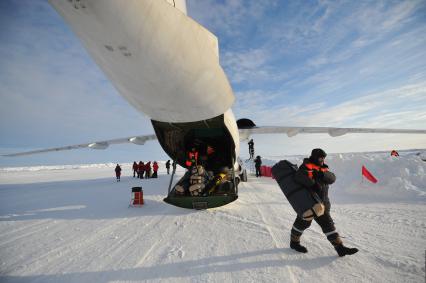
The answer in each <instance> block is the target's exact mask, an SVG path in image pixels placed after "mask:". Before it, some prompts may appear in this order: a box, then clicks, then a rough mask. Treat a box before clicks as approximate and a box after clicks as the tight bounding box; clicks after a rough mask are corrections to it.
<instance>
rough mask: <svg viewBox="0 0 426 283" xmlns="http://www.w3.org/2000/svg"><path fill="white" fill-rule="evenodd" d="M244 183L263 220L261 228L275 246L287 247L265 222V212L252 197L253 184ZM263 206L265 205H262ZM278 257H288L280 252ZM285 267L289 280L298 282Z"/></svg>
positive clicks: (294, 282)
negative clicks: (249, 190)
mask: <svg viewBox="0 0 426 283" xmlns="http://www.w3.org/2000/svg"><path fill="white" fill-rule="evenodd" d="M245 184H246V186H247V187H249V188H250V189H251V192H250V193H249V199H250V200H251V201H252V205H253V206H254V207H255V208H256V210H257V212H258V213H259V215H260V217H261V219H262V221H263V223H264V225H262V226H263V228H264V229H266V231H267V232H268V234H269V235H270V237H271V239H272V241H273V242H274V246H275V248H277V249H278V248H282V247H287V245H285V244H284V243H283V241H282V240H280V239H279V238H278V237H277V236H276V235H275V233H274V232H273V231H272V229H271V225H269V224H268V222H267V220H266V217H265V214H264V213H263V212H262V210H261V209H260V208H259V205H258V204H257V203H256V201H255V200H254V199H253V196H254V195H255V193H254V192H255V189H254V188H253V185H251V184H248V183H245ZM263 207H265V206H263ZM279 257H281V258H282V259H284V260H288V258H287V257H285V256H284V255H282V254H279ZM286 269H287V271H288V274H289V279H290V281H291V282H293V283H296V282H299V281H298V280H297V278H296V276H295V274H294V273H293V271H292V270H291V268H290V267H289V266H286Z"/></svg>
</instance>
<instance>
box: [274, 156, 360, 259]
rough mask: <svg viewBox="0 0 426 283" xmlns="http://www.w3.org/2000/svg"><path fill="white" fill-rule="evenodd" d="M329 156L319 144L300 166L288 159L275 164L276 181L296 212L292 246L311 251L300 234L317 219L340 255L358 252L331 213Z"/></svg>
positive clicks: (303, 251)
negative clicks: (348, 244) (347, 243)
mask: <svg viewBox="0 0 426 283" xmlns="http://www.w3.org/2000/svg"><path fill="white" fill-rule="evenodd" d="M326 156H327V154H326V153H325V152H324V150H322V149H320V148H316V149H313V150H312V153H311V156H310V157H309V158H305V159H304V160H303V164H302V165H301V166H300V168H297V166H296V165H293V164H291V163H290V162H288V161H286V160H284V161H280V162H278V163H277V164H275V165H274V167H272V173H273V175H274V177H275V179H276V181H277V182H278V184H279V185H280V188H281V190H282V191H283V193H284V194H285V196H286V197H287V199H288V201H289V202H290V204H291V205H292V207H293V208H294V210H295V211H296V212H297V217H296V220H295V221H294V224H293V227H292V229H291V240H290V248H292V249H294V250H296V251H298V252H301V253H307V252H308V250H307V249H306V247H304V246H302V245H301V244H300V237H301V236H302V233H303V231H304V230H305V229H307V228H308V227H309V226H310V225H311V223H312V220H313V219H314V220H315V221H316V222H317V223H318V224H319V225H320V226H321V229H322V231H323V233H324V234H325V235H326V236H327V239H328V240H329V241H330V243H331V244H332V245H333V246H334V248H335V249H336V251H337V253H338V255H339V256H345V255H351V254H354V253H356V252H358V249H356V248H347V247H345V246H344V245H343V243H342V240H341V238H340V236H339V234H338V233H337V231H336V228H335V226H334V222H333V219H332V218H331V215H330V207H331V204H330V200H329V198H328V188H329V185H331V184H333V183H334V182H335V180H336V176H335V175H334V174H333V173H332V172H330V171H329V169H328V166H327V165H326V164H325V163H324V160H325V157H326Z"/></svg>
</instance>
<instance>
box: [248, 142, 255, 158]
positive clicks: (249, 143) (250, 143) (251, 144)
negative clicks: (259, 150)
mask: <svg viewBox="0 0 426 283" xmlns="http://www.w3.org/2000/svg"><path fill="white" fill-rule="evenodd" d="M248 146H249V154H250V159H253V155H254V141H253V139H250V141H249V142H248Z"/></svg>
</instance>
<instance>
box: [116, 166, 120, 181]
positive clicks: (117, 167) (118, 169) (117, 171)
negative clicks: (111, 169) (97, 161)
mask: <svg viewBox="0 0 426 283" xmlns="http://www.w3.org/2000/svg"><path fill="white" fill-rule="evenodd" d="M115 177H116V178H117V182H120V177H121V167H120V165H118V164H117V166H115Z"/></svg>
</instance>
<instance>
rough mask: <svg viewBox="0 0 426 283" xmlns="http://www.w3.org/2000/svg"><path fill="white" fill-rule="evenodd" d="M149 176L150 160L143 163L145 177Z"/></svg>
mask: <svg viewBox="0 0 426 283" xmlns="http://www.w3.org/2000/svg"><path fill="white" fill-rule="evenodd" d="M149 178H151V161H148V162H147V163H146V164H145V179H149Z"/></svg>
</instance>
